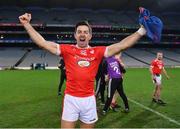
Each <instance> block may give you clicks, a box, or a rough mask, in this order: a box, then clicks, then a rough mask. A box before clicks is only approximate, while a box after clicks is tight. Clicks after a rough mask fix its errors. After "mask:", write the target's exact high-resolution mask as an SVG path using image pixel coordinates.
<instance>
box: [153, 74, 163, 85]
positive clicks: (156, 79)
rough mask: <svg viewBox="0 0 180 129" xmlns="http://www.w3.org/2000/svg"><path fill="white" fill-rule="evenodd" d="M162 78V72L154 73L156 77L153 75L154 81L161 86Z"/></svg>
mask: <svg viewBox="0 0 180 129" xmlns="http://www.w3.org/2000/svg"><path fill="white" fill-rule="evenodd" d="M161 79H162V76H161V74H159V75H154V77H153V83H154V84H156V85H158V86H159V85H161Z"/></svg>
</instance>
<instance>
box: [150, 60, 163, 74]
mask: <svg viewBox="0 0 180 129" xmlns="http://www.w3.org/2000/svg"><path fill="white" fill-rule="evenodd" d="M151 67H152V72H153V74H161V72H162V69H163V67H164V63H163V61H162V60H158V59H155V60H153V61H152V62H151Z"/></svg>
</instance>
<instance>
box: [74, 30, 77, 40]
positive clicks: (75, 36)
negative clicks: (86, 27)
mask: <svg viewBox="0 0 180 129" xmlns="http://www.w3.org/2000/svg"><path fill="white" fill-rule="evenodd" d="M74 38H75V39H76V40H77V35H76V32H74Z"/></svg>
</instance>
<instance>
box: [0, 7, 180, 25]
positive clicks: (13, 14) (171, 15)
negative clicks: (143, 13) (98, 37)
mask: <svg viewBox="0 0 180 129" xmlns="http://www.w3.org/2000/svg"><path fill="white" fill-rule="evenodd" d="M25 12H29V13H32V15H33V18H32V23H48V24H71V25H74V24H75V23H76V22H77V21H80V20H88V21H90V22H91V23H92V24H97V25H129V26H135V25H137V23H138V22H137V19H138V12H136V11H128V10H124V11H116V10H112V9H99V10H92V9H87V8H77V9H68V8H63V7H56V8H44V7H38V6H31V7H25V8H21V7H16V6H13V7H6V6H5V7H1V8H0V23H18V22H19V21H18V16H19V15H21V14H23V13H25ZM152 15H157V16H158V17H160V18H161V19H162V20H163V22H164V25H165V26H180V25H179V23H180V13H179V12H164V13H162V14H159V13H158V12H152Z"/></svg>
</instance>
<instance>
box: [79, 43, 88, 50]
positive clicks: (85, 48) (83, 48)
mask: <svg viewBox="0 0 180 129" xmlns="http://www.w3.org/2000/svg"><path fill="white" fill-rule="evenodd" d="M76 47H77V48H79V49H87V48H90V46H89V45H88V46H87V47H85V48H81V47H79V46H78V45H77V44H76Z"/></svg>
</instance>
